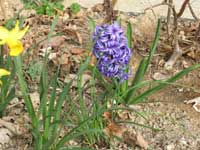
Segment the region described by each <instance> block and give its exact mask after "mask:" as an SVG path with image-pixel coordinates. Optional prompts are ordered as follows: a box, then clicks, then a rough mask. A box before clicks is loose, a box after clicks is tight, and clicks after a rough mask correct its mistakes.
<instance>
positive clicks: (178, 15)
mask: <svg viewBox="0 0 200 150" xmlns="http://www.w3.org/2000/svg"><path fill="white" fill-rule="evenodd" d="M189 1H190V0H185V1H184V2H183V4H182V6H181V9H180V11H179V13H178V14H177V18H180V17H181V16H182V15H183V12H184V10H185V8H186V6H187V4H188V3H189Z"/></svg>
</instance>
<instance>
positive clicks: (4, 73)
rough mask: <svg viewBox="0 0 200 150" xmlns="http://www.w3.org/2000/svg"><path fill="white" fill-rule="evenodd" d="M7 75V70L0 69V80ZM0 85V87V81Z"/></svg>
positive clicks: (0, 83) (8, 73)
mask: <svg viewBox="0 0 200 150" xmlns="http://www.w3.org/2000/svg"><path fill="white" fill-rule="evenodd" d="M8 75H10V72H9V71H7V70H5V69H0V78H1V77H2V76H8ZM0 85H2V82H1V80H0Z"/></svg>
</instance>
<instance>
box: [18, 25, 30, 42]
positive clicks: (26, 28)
mask: <svg viewBox="0 0 200 150" xmlns="http://www.w3.org/2000/svg"><path fill="white" fill-rule="evenodd" d="M28 28H29V26H26V27H25V28H24V29H22V30H20V31H19V32H18V33H16V38H17V39H18V40H20V39H21V38H22V37H23V36H24V35H25V34H26V32H27V31H28Z"/></svg>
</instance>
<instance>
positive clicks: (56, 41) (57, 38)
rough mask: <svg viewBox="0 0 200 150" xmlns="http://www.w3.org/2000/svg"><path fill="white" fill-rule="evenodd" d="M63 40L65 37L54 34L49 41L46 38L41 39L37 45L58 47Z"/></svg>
mask: <svg viewBox="0 0 200 150" xmlns="http://www.w3.org/2000/svg"><path fill="white" fill-rule="evenodd" d="M64 41H65V37H64V36H55V37H52V38H51V39H50V40H49V41H48V40H45V41H43V42H42V43H41V44H40V45H39V47H42V48H47V47H52V48H55V47H59V46H60V45H61V44H62V43H63V42H64Z"/></svg>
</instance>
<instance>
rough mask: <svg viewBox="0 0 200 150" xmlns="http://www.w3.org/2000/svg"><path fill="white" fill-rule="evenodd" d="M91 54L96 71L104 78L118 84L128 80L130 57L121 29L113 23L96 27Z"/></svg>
mask: <svg viewBox="0 0 200 150" xmlns="http://www.w3.org/2000/svg"><path fill="white" fill-rule="evenodd" d="M93 42H94V47H93V54H94V56H95V57H96V59H97V68H98V70H99V71H100V72H101V73H102V74H103V75H104V76H106V77H109V78H116V79H118V80H119V81H120V82H123V81H125V80H127V79H128V72H127V68H128V64H129V61H130V58H131V55H132V52H131V49H130V48H129V47H128V42H127V38H126V36H125V34H124V31H123V29H122V28H121V27H120V26H119V25H118V24H117V22H114V23H113V24H111V25H107V24H106V25H102V26H97V27H96V29H95V31H94V33H93Z"/></svg>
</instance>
